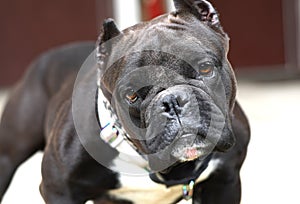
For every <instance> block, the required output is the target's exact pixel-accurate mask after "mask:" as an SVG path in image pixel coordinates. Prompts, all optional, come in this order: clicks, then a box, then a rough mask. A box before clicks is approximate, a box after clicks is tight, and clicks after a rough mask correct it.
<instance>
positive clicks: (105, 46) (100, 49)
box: [96, 18, 122, 64]
mask: <svg viewBox="0 0 300 204" xmlns="http://www.w3.org/2000/svg"><path fill="white" fill-rule="evenodd" d="M120 34H122V32H121V31H120V30H119V29H118V27H117V25H116V24H115V21H114V20H113V19H111V18H109V19H106V20H104V22H103V28H102V31H101V33H100V36H99V38H98V41H97V45H96V46H97V58H98V59H97V60H98V63H100V64H101V63H104V61H105V58H106V56H107V55H108V54H109V52H110V49H111V44H112V43H109V42H107V41H109V40H111V39H113V38H114V37H117V36H118V35H120ZM105 42H107V43H105Z"/></svg>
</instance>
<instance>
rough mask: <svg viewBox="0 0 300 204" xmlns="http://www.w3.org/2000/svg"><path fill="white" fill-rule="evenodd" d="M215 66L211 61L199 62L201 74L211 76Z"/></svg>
mask: <svg viewBox="0 0 300 204" xmlns="http://www.w3.org/2000/svg"><path fill="white" fill-rule="evenodd" d="M214 68H215V66H214V65H213V63H211V62H203V63H199V65H198V71H199V73H200V74H201V75H204V76H210V75H211V74H212V72H213V70H214Z"/></svg>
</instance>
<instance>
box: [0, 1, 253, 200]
mask: <svg viewBox="0 0 300 204" xmlns="http://www.w3.org/2000/svg"><path fill="white" fill-rule="evenodd" d="M174 3H175V7H176V11H175V12H172V13H170V14H167V15H163V16H160V17H158V18H156V19H154V20H152V21H150V22H145V23H140V24H137V25H135V26H133V27H130V28H128V29H126V30H124V31H123V32H121V31H119V30H118V29H117V27H116V25H115V24H114V22H113V20H106V21H105V22H104V24H103V32H102V33H101V35H100V38H99V42H98V47H97V49H96V52H94V53H93V55H91V57H90V59H93V57H94V55H96V56H97V67H95V66H93V65H95V64H96V63H93V60H87V61H86V63H85V64H84V65H83V68H82V69H81V70H80V72H79V73H78V71H79V69H80V67H81V64H82V63H83V61H84V59H85V58H86V57H87V56H88V55H89V53H90V52H92V51H93V45H92V44H90V43H84V44H77V45H71V46H66V47H63V48H60V49H57V50H53V51H50V52H48V53H46V54H44V55H43V56H41V57H40V58H39V59H38V60H37V61H36V62H35V63H33V64H32V66H31V68H30V69H29V71H28V72H27V74H26V75H25V76H24V78H23V79H22V80H21V82H20V83H19V84H17V85H16V87H15V88H14V90H13V91H12V93H11V96H10V98H9V101H8V104H7V105H6V108H5V110H4V113H3V117H2V121H1V126H0V169H1V171H0V200H1V198H2V197H3V195H4V193H5V191H6V188H7V187H8V185H9V183H10V180H11V178H12V176H13V174H14V172H15V170H16V168H17V167H18V165H19V164H20V163H22V162H23V161H24V160H26V159H27V158H28V157H29V156H31V155H32V154H33V153H35V152H36V151H38V150H44V158H43V163H42V176H43V181H42V183H41V187H40V190H41V194H42V196H43V198H44V200H45V202H46V203H55V204H57V203H59V204H69V203H70V204H71V203H72V204H74V203H78V204H79V203H85V202H86V201H88V200H94V201H95V202H97V203H155V202H157V203H176V202H183V201H184V200H188V201H193V203H205V204H208V203H211V204H217V203H222V204H223V203H230V204H235V203H239V202H240V199H241V185H240V176H239V171H240V168H241V166H242V163H243V161H244V159H245V156H246V151H247V145H248V142H249V137H250V130H249V125H248V121H247V119H246V117H245V115H244V113H243V111H242V110H241V108H240V106H239V104H238V103H237V102H236V100H235V95H236V82H235V77H234V73H233V70H232V68H231V66H230V64H229V62H228V59H227V53H228V49H229V39H228V37H227V35H226V34H225V33H224V31H223V29H222V27H221V25H220V22H219V19H218V15H217V13H216V11H215V10H214V8H213V7H212V5H211V4H210V3H209V2H207V1H204V0H194V1H193V0H174ZM85 68H90V69H89V70H87V71H86V70H85ZM82 70H83V71H82ZM76 76H77V80H76V83H75V79H76ZM74 83H75V86H74ZM97 85H98V86H97ZM95 95H96V100H95ZM105 115H106V116H105ZM97 122H98V124H97ZM98 125H99V126H100V130H101V131H100V130H99V126H98ZM99 135H100V138H101V139H100V138H99ZM120 138H121V139H120ZM118 141H119V142H118ZM124 142H125V143H126V144H127V146H129V147H130V148H131V149H134V151H133V152H134V153H135V154H136V155H134V154H133V155H134V156H129V155H131V153H129V152H126V151H127V150H121V149H120V148H119V147H120V144H121V143H123V144H124ZM128 144H129V145H128ZM122 151H123V152H122ZM131 151H132V150H131ZM125 157H126V158H125ZM132 158H134V159H132ZM135 158H136V159H135ZM131 160H132V161H131ZM119 164H121V165H119ZM124 164H125V165H124ZM132 167H133V168H132ZM135 167H137V169H138V170H137V171H136V170H135V169H136V168H135ZM144 169H146V170H144ZM122 172H123V173H125V174H126V173H132V174H135V173H136V174H140V173H141V172H142V173H148V174H149V177H147V179H146V178H142V177H131V178H130V179H131V180H130V182H131V183H130V184H129V185H128V186H126V184H125V183H124V178H125V177H124V174H121V173H122ZM127 178H128V177H127ZM141 179H145V181H144V180H141ZM136 181H138V182H140V183H142V186H141V187H139V186H138V185H137V184H136ZM146 182H149V183H146ZM151 193H155V194H153V195H152V194H151Z"/></svg>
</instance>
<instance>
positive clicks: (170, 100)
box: [162, 94, 186, 116]
mask: <svg viewBox="0 0 300 204" xmlns="http://www.w3.org/2000/svg"><path fill="white" fill-rule="evenodd" d="M184 104H186V102H185V101H184V100H182V97H181V96H176V95H173V94H170V95H166V96H165V97H163V98H162V107H163V109H164V111H165V112H166V113H168V114H169V115H170V116H179V115H180V114H181V112H182V108H183V106H184Z"/></svg>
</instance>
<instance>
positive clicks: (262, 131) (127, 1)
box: [0, 0, 300, 204]
mask: <svg viewBox="0 0 300 204" xmlns="http://www.w3.org/2000/svg"><path fill="white" fill-rule="evenodd" d="M211 2H212V3H213V4H214V6H215V7H216V8H217V10H218V12H219V13H220V18H221V22H222V25H223V27H224V29H225V31H226V32H227V33H228V34H229V36H230V38H231V47H230V54H229V58H230V61H231V63H232V65H233V67H234V69H235V71H236V74H237V78H238V85H239V91H238V99H239V101H240V103H241V105H242V106H243V107H244V109H245V112H246V113H247V115H248V117H249V120H250V123H251V127H252V141H251V143H250V146H249V153H248V158H247V159H246V162H245V165H244V167H243V169H242V172H241V174H242V181H243V199H242V203H243V204H253V203H255V204H256V203H257V204H260V203H300V198H299V196H298V192H297V190H296V189H297V187H298V185H297V184H299V183H300V176H299V173H300V167H299V165H298V162H297V161H299V158H298V155H299V153H298V151H297V150H298V146H299V142H300V139H298V138H299V137H300V134H299V132H300V130H299V124H300V123H299V121H300V119H299V118H300V80H299V79H300V1H299V0H264V1H261V0H252V1H240V0H226V1H223V0H211ZM171 10H173V5H172V1H171V0H113V1H112V0H89V1H83V0H51V1H46V0H26V1H17V0H0V29H1V31H0V44H1V46H0V115H1V110H2V107H3V106H4V104H5V101H6V99H7V96H8V94H9V89H10V88H11V87H12V85H13V84H14V83H15V82H16V81H17V80H18V79H20V77H21V76H22V74H23V73H24V70H25V69H26V68H27V66H28V65H29V64H30V62H31V61H32V60H33V59H34V58H35V57H37V56H38V55H39V54H41V53H42V52H44V51H46V50H48V49H50V48H52V47H54V46H58V45H62V44H65V43H69V42H74V41H83V40H92V41H95V40H96V39H97V36H98V33H99V30H100V28H101V24H102V21H103V19H105V18H108V17H113V18H115V19H116V22H117V24H118V25H119V26H120V28H126V27H128V26H130V25H133V24H135V23H137V22H139V21H141V20H148V19H151V18H153V17H155V16H157V15H160V14H162V13H165V12H167V11H171ZM41 158H42V154H41V153H39V154H36V155H35V156H34V157H33V158H32V159H31V160H29V161H28V162H26V163H25V164H24V165H23V166H22V167H21V168H20V169H19V171H18V172H17V175H16V177H15V179H14V181H13V183H12V185H11V187H10V189H9V191H8V193H7V195H6V197H5V199H4V201H3V204H13V203H17V202H20V201H22V202H23V203H32V204H34V203H36V204H39V203H43V202H42V200H41V198H40V196H39V192H38V185H39V183H40V180H41V177H40V161H41ZM0 171H1V169H0Z"/></svg>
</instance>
